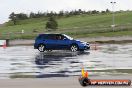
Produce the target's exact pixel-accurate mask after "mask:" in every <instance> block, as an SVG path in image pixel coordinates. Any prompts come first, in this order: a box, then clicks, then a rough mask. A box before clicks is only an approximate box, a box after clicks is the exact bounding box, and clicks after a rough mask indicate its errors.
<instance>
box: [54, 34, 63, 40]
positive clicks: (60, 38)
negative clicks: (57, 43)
mask: <svg viewBox="0 0 132 88" xmlns="http://www.w3.org/2000/svg"><path fill="white" fill-rule="evenodd" d="M56 39H57V40H63V39H64V36H62V35H56Z"/></svg>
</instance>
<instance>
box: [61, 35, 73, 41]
mask: <svg viewBox="0 0 132 88" xmlns="http://www.w3.org/2000/svg"><path fill="white" fill-rule="evenodd" d="M63 35H64V36H65V37H66V38H68V39H70V40H73V38H72V37H70V36H68V35H65V34H63Z"/></svg>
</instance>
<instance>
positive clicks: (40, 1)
mask: <svg viewBox="0 0 132 88" xmlns="http://www.w3.org/2000/svg"><path fill="white" fill-rule="evenodd" d="M111 1H116V2H117V3H116V5H115V10H132V0H0V23H3V22H5V21H8V17H9V14H10V13H11V12H15V13H20V12H24V13H30V12H38V11H42V12H45V11H47V10H48V11H56V12H58V11H60V10H75V9H82V10H94V9H95V10H105V9H107V8H108V9H110V10H111V8H112V5H111V4H110V2H111Z"/></svg>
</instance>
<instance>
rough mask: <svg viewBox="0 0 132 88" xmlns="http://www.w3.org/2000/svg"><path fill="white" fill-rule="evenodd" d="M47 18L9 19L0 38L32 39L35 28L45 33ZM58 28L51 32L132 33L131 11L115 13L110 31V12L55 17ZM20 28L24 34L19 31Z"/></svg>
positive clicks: (83, 34)
mask: <svg viewBox="0 0 132 88" xmlns="http://www.w3.org/2000/svg"><path fill="white" fill-rule="evenodd" d="M46 21H47V18H33V19H27V20H21V21H18V22H17V25H13V23H12V22H11V21H9V22H7V23H6V25H5V26H2V27H0V39H3V38H10V39H18V38H23V39H27V38H28V39H32V38H34V37H35V36H37V34H36V33H33V30H34V29H36V30H37V31H38V33H47V31H46V29H45V24H46ZM57 22H58V25H59V28H58V29H57V31H53V33H65V34H69V35H71V36H73V37H97V36H124V35H130V36H131V35H132V12H130V11H128V12H122V13H116V14H115V23H116V25H117V26H116V28H115V30H116V31H115V32H112V28H111V27H110V25H111V24H112V14H110V13H109V14H96V15H86V14H85V15H84V14H82V15H77V16H71V17H61V18H57ZM21 30H24V31H25V34H17V33H20V32H21ZM14 33H15V34H14Z"/></svg>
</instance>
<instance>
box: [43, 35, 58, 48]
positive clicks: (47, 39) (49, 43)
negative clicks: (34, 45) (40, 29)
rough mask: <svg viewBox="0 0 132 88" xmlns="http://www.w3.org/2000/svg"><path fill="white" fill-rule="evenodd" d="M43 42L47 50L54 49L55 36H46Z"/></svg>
mask: <svg viewBox="0 0 132 88" xmlns="http://www.w3.org/2000/svg"><path fill="white" fill-rule="evenodd" d="M44 42H45V45H46V48H47V49H56V46H57V45H56V42H57V40H56V36H55V35H54V34H48V35H47V36H46V37H45V38H44Z"/></svg>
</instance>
